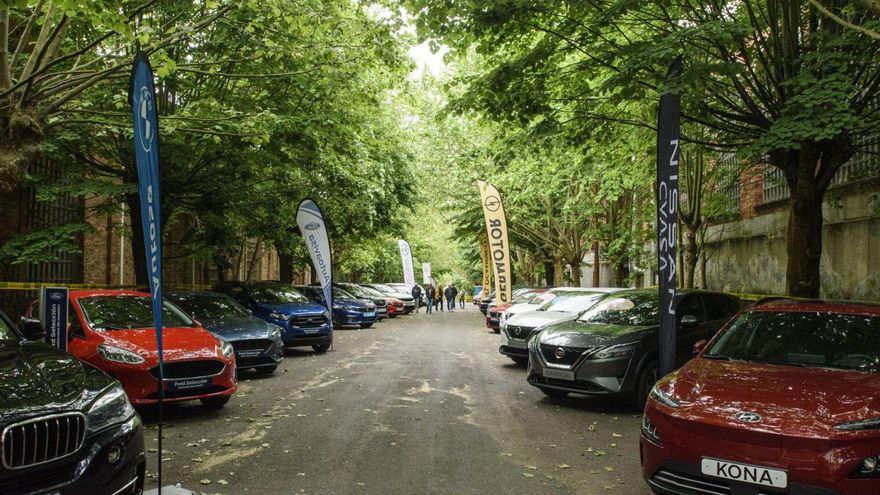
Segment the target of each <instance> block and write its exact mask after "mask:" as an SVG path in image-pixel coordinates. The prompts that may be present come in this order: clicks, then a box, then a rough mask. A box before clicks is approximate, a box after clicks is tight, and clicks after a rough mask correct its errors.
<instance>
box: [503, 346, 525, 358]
mask: <svg viewBox="0 0 880 495" xmlns="http://www.w3.org/2000/svg"><path fill="white" fill-rule="evenodd" d="M498 352H500V353H501V354H504V355H505V356H510V357H529V351H528V350H526V349H520V348H519V347H511V346H509V345H502V346H501V347H499V348H498Z"/></svg>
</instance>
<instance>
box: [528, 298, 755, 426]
mask: <svg viewBox="0 0 880 495" xmlns="http://www.w3.org/2000/svg"><path fill="white" fill-rule="evenodd" d="M674 304H675V314H676V318H677V320H678V326H677V331H676V366H681V365H682V364H684V363H685V362H686V361H687V360H689V359H690V358H691V357H693V347H694V344H696V343H697V342H698V341H700V340H703V339H709V338H711V337H712V336H713V335H715V333H716V332H717V331H718V330H719V329H720V328H721V327H722V326H723V325H724V324H725V323H726V322H727V320H729V319H730V318H731V317H732V316H733V315H735V314H736V313H737V312H738V311H739V309H740V307H741V306H742V303H741V302H740V300H739V299H738V298H736V297H734V296H731V295H728V294H723V293H720V292H709V291H694V290H684V291H679V292H677V293H676V295H675V303H674ZM659 306H660V301H659V293H658V291H657V289H638V290H627V291H620V292H615V293H613V294H609V295H607V296H605V297H604V298H603V299H602V300H601V301H599V302H598V303H596V305H594V306H593V307H592V308H590V309H588V310H587V311H585V312H584V313H582V314H581V315H580V316H579V317H578V318H577V319H575V320H571V321H565V322H560V323H555V324H551V325H548V326H546V327H543V328H542V329H539V330H540V331H539V332H537V333H536V334H534V335H533V336H532V338H531V339H529V341H528V348H529V370H528V381H529V383H530V384H532V385H534V386H536V387H538V388H539V389H541V391H543V392H544V393H545V394H547V395H549V396H550V397H564V396H566V395H568V394H569V393H578V394H586V395H591V396H603V397H617V398H624V399H630V400H632V401H633V402H634V403H635V406H636V407H637V408H638V409H640V410H641V409H644V406H645V401H646V400H647V398H648V393H649V392H650V390H651V387H653V386H654V382H656V381H657V379H658V376H657V363H658V355H659V348H660V323H659V321H660V315H659Z"/></svg>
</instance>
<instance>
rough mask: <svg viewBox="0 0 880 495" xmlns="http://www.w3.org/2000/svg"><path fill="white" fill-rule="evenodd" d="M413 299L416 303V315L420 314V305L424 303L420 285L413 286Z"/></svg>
mask: <svg viewBox="0 0 880 495" xmlns="http://www.w3.org/2000/svg"><path fill="white" fill-rule="evenodd" d="M412 297H413V301H414V302H415V303H416V314H419V305H420V304H421V303H422V288H421V287H419V284H416V285H413V288H412Z"/></svg>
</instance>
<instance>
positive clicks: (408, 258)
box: [397, 239, 416, 291]
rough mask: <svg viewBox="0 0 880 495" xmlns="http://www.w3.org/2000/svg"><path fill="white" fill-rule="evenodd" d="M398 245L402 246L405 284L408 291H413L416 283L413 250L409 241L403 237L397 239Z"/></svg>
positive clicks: (401, 256) (401, 255) (401, 257)
mask: <svg viewBox="0 0 880 495" xmlns="http://www.w3.org/2000/svg"><path fill="white" fill-rule="evenodd" d="M397 246H398V247H400V261H401V263H403V285H405V286H406V290H407V291H412V288H413V286H414V285H416V276H415V275H414V274H413V260H412V250H411V249H410V248H409V243H408V242H406V241H404V240H403V239H398V240H397Z"/></svg>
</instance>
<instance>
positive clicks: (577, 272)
mask: <svg viewBox="0 0 880 495" xmlns="http://www.w3.org/2000/svg"><path fill="white" fill-rule="evenodd" d="M581 261H582V260H572V261H569V262H568V264H569V265H571V285H572V286H573V287H580V286H581Z"/></svg>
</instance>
